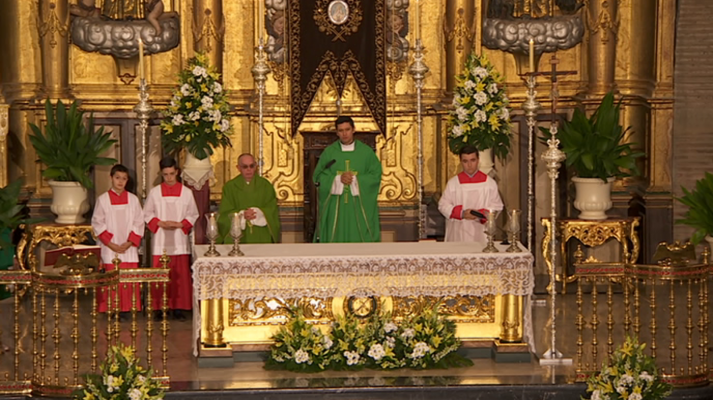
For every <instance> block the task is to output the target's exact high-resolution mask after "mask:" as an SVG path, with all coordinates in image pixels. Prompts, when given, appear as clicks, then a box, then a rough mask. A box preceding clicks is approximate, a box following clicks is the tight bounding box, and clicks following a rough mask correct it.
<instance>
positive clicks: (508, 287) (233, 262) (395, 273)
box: [192, 242, 534, 355]
mask: <svg viewBox="0 0 713 400" xmlns="http://www.w3.org/2000/svg"><path fill="white" fill-rule="evenodd" d="M496 246H497V247H498V249H499V250H500V252H499V253H482V252H481V250H482V249H483V248H484V247H485V244H483V243H457V242H408V243H393V242H390V243H387V242H384V243H329V244H327V243H319V244H312V243H303V244H287V243H285V244H252V245H241V246H240V249H241V250H242V251H243V253H245V256H244V257H227V256H222V257H205V256H203V254H204V253H205V252H206V251H207V249H208V246H207V245H200V246H195V248H194V260H195V261H194V263H193V267H192V268H193V298H194V308H193V316H194V335H195V338H194V339H197V338H198V337H199V335H200V326H201V324H200V321H201V319H200V307H199V306H198V304H199V303H198V302H199V301H200V300H210V299H220V298H224V299H239V300H248V299H252V298H260V297H265V296H270V297H283V298H295V297H321V298H326V297H339V296H354V295H357V296H448V295H469V296H485V295H489V294H492V295H502V294H514V295H519V296H526V297H525V298H526V299H527V298H528V297H529V295H530V294H532V291H533V288H534V273H533V268H532V264H533V261H534V258H533V256H532V254H530V253H529V252H520V253H507V252H506V251H505V249H506V248H507V246H504V245H496ZM216 247H217V249H218V251H219V252H220V253H221V254H222V255H227V254H228V253H229V252H230V250H231V249H232V245H218V246H216ZM520 247H521V248H524V246H522V245H521V246H520ZM524 308H525V316H524V317H525V318H524V319H525V321H524V325H525V326H524V327H523V328H524V332H523V333H524V335H523V336H524V339H527V338H531V337H532V324H531V318H530V312H529V311H530V310H529V307H528V304H527V302H526V303H525V304H524ZM194 343H195V344H197V343H198V342H197V340H194ZM195 354H196V355H197V348H196V351H195Z"/></svg>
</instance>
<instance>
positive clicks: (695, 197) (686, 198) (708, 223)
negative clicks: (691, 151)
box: [676, 172, 713, 244]
mask: <svg viewBox="0 0 713 400" xmlns="http://www.w3.org/2000/svg"><path fill="white" fill-rule="evenodd" d="M681 189H683V197H677V198H676V200H678V201H680V202H681V203H683V204H685V205H687V206H688V211H686V214H685V215H684V218H683V219H679V220H677V221H676V223H677V224H684V225H688V226H690V227H692V228H694V229H695V232H693V236H691V243H693V244H698V243H699V242H700V241H701V240H703V238H705V237H706V235H711V234H713V175H711V174H710V173H708V172H706V175H705V177H703V178H702V179H699V180H697V181H696V188H695V189H694V190H693V191H688V190H687V189H686V188H685V187H681Z"/></svg>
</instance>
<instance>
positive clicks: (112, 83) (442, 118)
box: [0, 0, 676, 274]
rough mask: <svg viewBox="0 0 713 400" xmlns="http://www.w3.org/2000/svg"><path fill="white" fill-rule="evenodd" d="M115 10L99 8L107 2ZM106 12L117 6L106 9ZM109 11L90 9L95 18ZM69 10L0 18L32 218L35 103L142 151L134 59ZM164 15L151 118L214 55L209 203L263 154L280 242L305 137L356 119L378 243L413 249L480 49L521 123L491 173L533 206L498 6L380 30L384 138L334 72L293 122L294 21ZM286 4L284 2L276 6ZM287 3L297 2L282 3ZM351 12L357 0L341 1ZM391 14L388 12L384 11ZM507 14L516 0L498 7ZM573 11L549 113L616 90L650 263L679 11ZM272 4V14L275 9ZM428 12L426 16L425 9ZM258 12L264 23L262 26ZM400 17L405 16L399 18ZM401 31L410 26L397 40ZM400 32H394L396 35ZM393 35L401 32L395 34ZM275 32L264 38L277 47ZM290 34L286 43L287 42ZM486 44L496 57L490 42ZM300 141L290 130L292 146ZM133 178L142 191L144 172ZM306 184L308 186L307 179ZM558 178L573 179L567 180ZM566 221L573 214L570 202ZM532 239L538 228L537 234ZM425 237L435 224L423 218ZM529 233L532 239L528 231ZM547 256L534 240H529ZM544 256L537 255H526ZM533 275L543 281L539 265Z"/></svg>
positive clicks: (63, 2)
mask: <svg viewBox="0 0 713 400" xmlns="http://www.w3.org/2000/svg"><path fill="white" fill-rule="evenodd" d="M108 1H109V0H104V2H108ZM112 1H113V0H112ZM104 2H103V1H101V0H100V1H97V2H96V6H97V7H101V6H100V4H101V3H104ZM75 3H76V2H75V1H74V0H38V1H24V0H7V1H5V2H3V4H2V6H1V7H2V8H3V12H2V13H0V26H1V27H2V28H0V29H2V35H0V47H1V48H2V49H3V54H4V57H3V59H2V61H0V80H1V82H2V92H1V93H0V96H1V97H0V103H2V104H0V184H2V185H5V184H6V183H7V182H8V181H12V180H15V179H20V178H21V179H24V181H25V186H26V189H27V191H28V192H31V193H32V198H31V200H30V203H29V205H30V208H31V209H32V210H33V212H35V213H39V214H45V215H48V214H49V210H48V204H49V198H50V196H51V191H50V188H49V186H48V185H47V183H46V182H45V181H44V180H43V178H42V177H41V166H40V165H39V164H38V163H37V162H36V156H35V153H34V150H33V148H32V146H31V145H30V142H29V140H28V134H29V133H30V129H29V126H28V123H29V122H34V123H41V121H42V118H44V111H43V108H42V102H43V100H44V99H45V98H47V97H49V98H51V99H65V100H68V99H79V100H81V102H82V107H83V108H84V109H85V110H87V111H91V112H93V113H94V115H95V118H96V122H97V123H99V124H102V125H104V126H106V127H108V128H110V129H112V132H113V135H114V136H115V138H116V139H119V142H118V144H117V145H116V146H115V148H114V149H112V150H111V151H110V153H111V154H110V155H111V156H113V157H115V158H117V159H119V161H120V162H121V163H123V164H125V165H127V166H128V167H129V168H130V169H131V170H132V171H138V169H139V163H140V159H139V157H138V156H137V153H140V151H139V149H140V146H141V143H140V141H139V139H138V134H137V131H138V126H139V121H138V120H137V118H136V115H135V114H134V112H133V108H134V106H135V105H136V103H137V94H138V90H137V74H138V67H137V65H138V57H133V58H117V57H112V56H111V55H103V54H100V53H99V52H87V51H85V50H83V49H81V48H79V47H78V46H77V45H76V43H73V41H72V40H71V17H70V15H69V14H70V7H71V6H75ZM164 3H165V11H166V12H175V13H176V18H177V19H178V22H179V23H180V30H179V31H178V32H179V38H178V41H179V43H178V45H177V46H176V47H175V48H173V49H170V50H167V51H163V52H160V53H156V54H151V55H150V56H147V57H145V58H146V78H147V83H148V84H149V86H150V89H149V93H150V98H151V101H152V103H153V106H154V107H155V108H156V110H157V111H159V112H160V110H161V108H163V107H165V106H166V105H167V104H168V102H169V100H170V96H171V90H172V89H173V88H174V87H175V85H176V82H177V74H178V72H179V71H180V70H181V69H182V68H183V67H184V65H185V63H186V60H187V59H188V58H190V57H191V56H192V55H193V54H194V53H195V52H197V51H201V52H204V53H205V54H207V55H208V57H209V58H210V60H211V63H212V64H213V65H215V66H216V67H217V69H218V70H219V71H221V72H222V74H223V81H224V86H225V88H226V89H228V90H229V96H228V98H229V101H230V103H231V105H232V106H233V108H234V111H233V113H232V124H233V126H234V134H233V137H232V141H233V147H232V148H228V149H225V150H222V149H218V150H217V152H216V153H215V154H214V155H213V156H212V157H211V162H212V164H213V167H214V169H215V180H214V181H212V182H211V199H212V200H213V201H216V202H219V201H220V194H221V188H222V186H223V184H224V183H225V182H226V181H227V180H229V179H231V178H232V177H234V176H235V175H237V173H238V172H237V168H236V165H237V156H238V155H239V154H241V153H244V152H252V153H254V154H256V153H258V151H259V150H262V159H263V175H264V176H265V177H266V178H267V179H268V180H270V181H271V182H273V184H274V186H275V189H276V192H277V196H278V202H279V206H280V211H281V219H282V221H283V237H282V240H283V242H301V241H303V240H304V235H303V231H304V212H305V200H306V199H305V196H306V193H307V192H308V190H309V188H308V187H306V185H305V182H306V181H307V180H308V179H309V177H305V171H306V169H305V160H304V158H303V154H305V151H304V150H305V142H304V138H303V136H302V134H301V132H320V131H329V130H331V129H333V121H334V119H335V116H336V115H337V114H338V113H339V112H341V113H342V114H348V115H352V116H353V117H354V118H355V121H356V124H357V130H358V131H365V132H366V131H371V132H373V131H379V132H380V133H379V134H378V135H377V136H376V141H375V148H376V153H377V156H378V157H379V158H380V160H381V162H382V166H383V171H384V174H383V180H382V185H381V190H380V193H379V206H380V214H381V223H382V241H385V242H389V241H410V240H416V239H417V238H418V232H419V227H418V224H419V209H420V205H419V197H420V196H419V195H418V194H419V186H422V188H423V202H424V203H426V204H428V203H430V204H433V202H434V201H436V199H437V198H438V196H439V194H440V193H441V191H442V190H443V189H444V187H445V184H446V182H447V180H448V179H449V178H450V177H451V176H452V175H454V174H455V173H456V172H457V171H458V170H459V162H458V159H457V158H456V157H455V156H453V155H452V154H450V152H449V150H448V146H447V141H446V138H447V134H448V131H447V129H448V127H447V124H446V120H447V115H448V111H449V108H450V104H451V97H450V96H451V92H452V89H453V87H454V85H455V78H454V77H455V75H456V74H457V73H458V72H459V71H460V69H461V67H462V65H463V64H464V61H465V58H466V57H467V56H468V54H469V53H470V52H471V51H473V52H476V53H478V54H485V55H487V56H488V58H489V59H490V60H491V62H493V63H494V65H495V66H496V68H497V69H498V70H499V71H500V72H501V73H502V74H503V75H504V76H505V78H506V84H507V90H508V96H509V98H510V99H511V106H512V112H511V115H512V116H513V118H512V120H513V126H512V129H513V141H512V143H513V145H512V150H511V152H510V155H509V157H508V159H507V160H504V161H502V162H501V161H497V162H496V167H495V170H496V179H497V180H498V182H499V187H500V191H501V195H502V197H503V201H504V203H505V206H506V207H507V208H509V209H511V208H518V209H523V210H524V209H526V207H527V201H528V199H527V179H528V178H527V176H528V167H529V164H528V148H527V126H526V123H525V118H524V113H523V111H522V104H523V102H524V101H525V98H526V92H527V88H526V86H525V84H524V83H523V80H522V78H521V76H520V75H518V73H519V72H526V71H524V70H525V69H526V68H525V65H524V64H525V63H524V60H523V58H522V56H521V55H516V56H514V55H513V54H512V53H510V52H508V51H503V50H501V49H492V48H488V47H486V46H485V45H484V44H483V37H484V26H486V25H487V23H488V21H489V19H491V18H492V17H493V16H494V15H495V14H497V12H503V10H492V9H490V10H489V9H488V7H489V6H490V5H492V4H496V3H503V2H493V1H489V0H476V1H473V0H470V1H468V0H420V2H419V1H413V0H412V1H410V4H409V2H408V1H404V2H401V4H402V5H403V7H408V11H410V12H408V13H406V12H403V13H399V14H398V16H399V19H398V20H397V19H396V18H393V17H392V19H391V20H390V21H387V24H386V26H387V29H391V30H392V34H391V35H390V36H389V34H388V32H387V35H386V36H387V37H389V44H388V46H389V47H388V50H389V51H388V52H387V55H386V56H385V57H386V63H385V74H386V80H385V81H386V85H385V86H386V88H385V97H386V98H385V117H386V118H385V121H386V122H385V126H384V127H383V129H380V127H379V126H378V124H377V123H376V122H375V121H374V119H373V118H372V117H371V115H370V113H369V112H368V110H367V108H366V106H365V104H364V100H363V97H362V96H361V95H360V93H359V91H358V89H357V85H356V83H355V82H354V80H353V79H350V78H349V77H347V80H346V84H345V86H344V88H343V92H341V93H342V96H341V97H339V96H338V95H337V93H338V91H337V89H336V88H335V85H334V82H333V80H332V78H331V77H330V76H327V77H326V78H325V79H324V80H323V81H322V82H321V84H320V86H319V88H318V90H317V92H316V94H315V96H314V100H313V101H312V103H311V105H310V107H309V109H308V110H307V112H306V113H305V115H304V119H303V120H302V122H301V124H300V125H299V126H292V125H291V118H290V113H291V110H290V104H291V103H290V86H289V76H290V73H291V71H290V68H289V67H288V65H289V64H288V63H287V62H286V59H287V58H288V57H289V51H285V49H284V46H285V43H286V42H285V41H284V32H286V31H287V30H286V29H285V23H286V21H285V14H284V12H281V11H280V10H276V9H271V8H270V7H267V9H266V8H265V5H262V6H261V5H259V2H258V1H256V0H231V1H222V0H186V1H184V0H181V1H178V0H165V1H164ZM275 3H279V2H275ZM283 3H289V2H283ZM347 3H348V4H352V3H354V4H357V3H359V2H358V1H351V0H350V1H347ZM384 3H385V8H386V9H390V7H392V3H393V4H396V3H395V2H392V1H389V0H384ZM504 3H508V2H504ZM510 3H512V4H513V5H514V6H513V8H512V9H505V11H504V12H505V14H506V15H504V16H503V15H501V17H504V18H506V19H513V20H515V21H518V19H522V18H526V19H532V20H538V19H542V20H546V19H547V18H554V17H556V16H559V15H561V14H562V13H563V11H562V10H561V9H559V8H558V7H556V5H555V3H568V2H559V1H554V0H517V1H513V2H510ZM570 3H578V4H579V3H581V4H580V5H581V6H582V7H581V9H578V10H575V11H574V12H576V15H577V16H578V17H579V18H581V20H582V22H583V35H582V40H581V43H578V44H577V45H575V46H571V48H568V49H565V50H559V51H557V52H556V53H555V54H556V57H557V59H558V60H559V64H558V69H561V70H568V71H575V72H576V73H574V74H572V75H568V76H565V77H563V78H561V79H560V81H559V91H558V92H559V93H558V94H559V102H558V109H557V110H556V113H557V114H558V115H559V116H561V117H562V116H564V117H566V116H567V114H568V112H570V111H571V110H572V109H574V108H576V107H584V108H585V109H588V110H591V109H593V108H595V107H596V105H597V104H598V102H599V101H600V99H601V98H602V96H603V95H604V94H605V93H606V92H607V91H609V90H611V89H614V90H615V91H616V92H617V94H618V95H619V96H620V97H621V98H622V99H623V105H624V108H623V113H622V114H623V121H622V124H623V125H624V126H632V128H633V134H632V136H631V138H630V139H631V140H632V141H634V142H636V143H639V144H641V145H642V147H643V150H644V151H645V152H646V153H647V157H646V159H645V160H644V161H642V163H643V165H642V167H643V171H644V175H643V177H641V178H637V179H631V180H628V181H626V182H621V181H620V182H617V183H616V185H615V194H614V201H615V209H614V210H613V211H612V214H618V215H621V216H624V215H627V214H629V215H631V214H632V213H634V214H635V215H638V216H641V217H642V227H643V231H644V232H645V234H644V237H643V240H642V251H641V254H643V255H647V254H651V253H652V250H653V248H654V247H655V244H657V243H659V242H661V241H664V240H667V241H670V240H671V229H670V227H669V226H663V225H662V224H663V222H662V221H668V220H670V219H671V207H672V204H671V202H672V199H671V192H672V182H671V175H672V174H671V157H672V154H671V150H670V143H671V123H672V118H673V57H672V52H673V44H674V31H675V15H676V10H675V2H671V1H667V0H658V1H652V0H614V1H611V0H608V1H606V0H585V1H584V2H570ZM265 4H268V5H269V2H266V3H265ZM419 5H420V7H421V12H420V20H419V17H417V14H418V13H417V12H414V11H415V8H416V7H419ZM261 11H264V12H265V14H264V17H263V16H261V15H259V14H260V12H261ZM401 11H405V10H401ZM405 26H410V27H415V29H413V28H404V27H405ZM397 27H398V29H397ZM260 28H264V30H265V32H266V33H267V35H265V37H267V38H268V40H267V43H266V47H265V48H266V49H267V50H269V57H268V64H269V66H270V71H271V72H270V74H269V75H268V78H267V81H266V86H265V92H264V102H263V107H262V109H263V122H264V129H263V131H262V132H260V130H259V129H258V126H259V125H258V122H259V115H258V96H257V95H256V84H255V80H254V78H253V75H252V74H251V68H252V67H253V66H254V64H255V52H256V46H257V45H258V42H259V37H260V35H259V34H258V32H259V31H260V30H261V29H260ZM416 31H418V32H420V38H421V40H422V43H423V47H424V49H425V52H424V56H425V57H424V61H425V63H426V64H427V65H428V67H429V72H428V73H427V75H426V77H425V80H424V85H423V88H422V102H423V124H422V132H423V144H422V150H423V160H424V164H423V174H422V181H421V182H420V181H419V176H418V174H417V170H418V164H417V163H418V151H419V148H418V147H419V143H418V135H417V134H416V132H417V123H416V122H417V107H416V101H415V98H416V95H415V94H416V88H415V85H414V80H413V78H412V76H411V75H410V74H409V66H410V65H411V64H412V63H413V45H414V40H413V35H414V34H415V32H416ZM394 32H396V33H394ZM268 36H269V37H268ZM281 36H282V37H281ZM490 47H493V46H490ZM551 56H552V54H551V53H544V54H538V56H537V60H538V66H539V69H540V70H545V69H549V65H550V64H549V60H550V57H551ZM537 99H538V100H539V102H540V103H541V104H542V106H543V108H542V110H541V111H540V113H539V115H538V116H537V120H538V123H539V124H541V125H543V126H546V125H548V124H549V122H550V120H551V119H552V115H551V114H550V111H547V110H549V105H550V102H551V100H550V99H551V93H550V85H549V83H548V81H547V80H546V79H541V80H540V82H539V84H538V87H537ZM159 118H160V114H159V113H156V114H155V118H154V119H153V120H152V121H151V124H150V125H151V126H150V140H149V147H148V155H149V157H148V160H147V164H146V165H147V168H148V174H147V176H148V179H147V181H148V182H147V184H148V186H149V187H151V186H153V185H154V184H156V183H157V182H158V180H159V179H160V177H159V173H158V172H159V171H158V167H157V164H158V159H159V158H160V156H161V154H160V153H161V149H160V137H159V135H160V132H159V129H158V124H157V122H158V120H159ZM293 132H297V133H296V134H294V135H293ZM543 150H544V146H542V145H540V144H537V145H536V148H535V149H534V153H535V155H536V157H535V160H537V161H536V164H538V165H536V168H535V171H536V174H535V198H536V199H537V201H536V207H535V210H536V213H535V214H536V218H534V219H533V220H535V221H538V220H539V218H540V217H545V216H547V212H548V210H549V208H550V205H549V200H548V196H547V193H548V191H549V188H548V179H547V176H546V169H545V168H544V166H543V165H539V163H541V161H539V159H540V157H539V154H540V153H541V152H542V151H543ZM107 174H108V169H100V168H98V169H97V170H96V171H95V181H96V189H95V190H96V193H97V194H98V193H101V192H103V191H105V190H107V189H108V187H109V182H108V180H105V179H102V176H106V175H107ZM135 178H136V179H137V180H139V182H137V183H138V184H139V186H138V187H140V185H141V184H142V182H140V179H141V176H140V174H138V173H137V174H136V176H135ZM306 178H307V179H306ZM561 181H564V179H561ZM566 192H567V190H566V184H563V185H562V190H561V191H560V195H561V199H562V201H561V202H560V203H561V204H563V205H566V204H568V201H567V193H566ZM561 208H562V210H561V212H560V215H563V216H566V215H568V213H567V212H566V210H565V209H566V206H563V207H561ZM535 225H537V224H533V226H532V228H531V229H533V230H535V232H534V233H535V237H536V238H540V237H542V231H541V230H542V228H541V227H539V226H535ZM428 229H429V232H430V233H431V234H434V235H435V234H437V233H438V232H437V228H436V231H432V229H434V228H433V226H432V225H431V222H430V221H429V225H428ZM524 231H525V230H524V229H523V234H524ZM533 243H534V245H535V246H539V240H535V241H534V242H533ZM532 250H533V254H540V253H541V251H540V250H539V249H532ZM535 273H536V274H544V273H546V270H545V267H544V263H543V262H542V260H541V259H539V258H537V261H536V264H535Z"/></svg>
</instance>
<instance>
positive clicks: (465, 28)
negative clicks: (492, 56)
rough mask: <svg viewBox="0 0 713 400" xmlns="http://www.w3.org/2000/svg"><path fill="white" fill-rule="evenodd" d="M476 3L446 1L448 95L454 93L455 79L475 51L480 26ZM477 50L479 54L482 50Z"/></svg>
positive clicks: (444, 24) (445, 32)
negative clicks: (477, 21) (477, 19)
mask: <svg viewBox="0 0 713 400" xmlns="http://www.w3.org/2000/svg"><path fill="white" fill-rule="evenodd" d="M475 3H476V2H475V1H472V0H470V1H467V0H446V15H445V19H444V20H443V35H444V37H445V39H446V92H447V93H453V88H455V86H456V82H455V77H456V75H458V74H459V73H460V72H461V70H462V69H463V65H465V60H466V58H468V55H469V54H470V52H471V51H472V50H473V43H474V41H475V37H476V32H475V31H476V29H477V28H476V27H477V25H478V24H477V23H476V7H475ZM477 3H480V2H477ZM475 50H476V52H479V51H480V48H479V47H478V48H476V49H475Z"/></svg>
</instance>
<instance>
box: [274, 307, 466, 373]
mask: <svg viewBox="0 0 713 400" xmlns="http://www.w3.org/2000/svg"><path fill="white" fill-rule="evenodd" d="M273 340H274V341H275V343H274V344H273V346H272V349H271V351H270V357H269V359H268V361H267V363H266V368H268V369H287V370H290V371H299V372H316V371H322V370H325V369H333V370H355V369H361V368H364V367H366V368H373V369H395V368H403V367H410V368H415V369H426V368H448V367H461V366H468V365H472V362H471V361H470V360H468V359H466V358H463V357H462V356H460V355H458V354H457V353H456V350H458V348H459V347H460V341H459V340H458V339H457V338H456V336H455V323H454V322H452V321H449V320H447V319H446V318H445V317H444V316H442V315H439V314H438V305H437V304H436V305H435V306H434V307H433V308H429V309H426V310H424V311H422V312H421V313H419V314H417V315H413V316H411V317H409V318H405V319H403V320H401V321H396V320H395V319H394V318H393V317H392V315H391V313H384V312H375V313H374V314H372V315H371V316H370V317H369V318H366V319H359V318H357V317H355V316H354V315H351V314H350V315H347V316H340V317H339V318H338V319H337V321H335V322H334V323H333V324H332V326H331V330H330V332H329V333H328V334H326V335H325V334H323V333H322V331H321V330H320V329H318V328H317V327H315V326H310V324H308V323H307V321H306V320H305V318H304V316H303V314H302V313H301V312H300V311H295V310H293V311H292V316H291V317H290V320H289V321H288V322H287V324H286V325H285V326H284V327H282V328H281V329H280V331H279V332H278V333H277V334H275V335H274V336H273Z"/></svg>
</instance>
